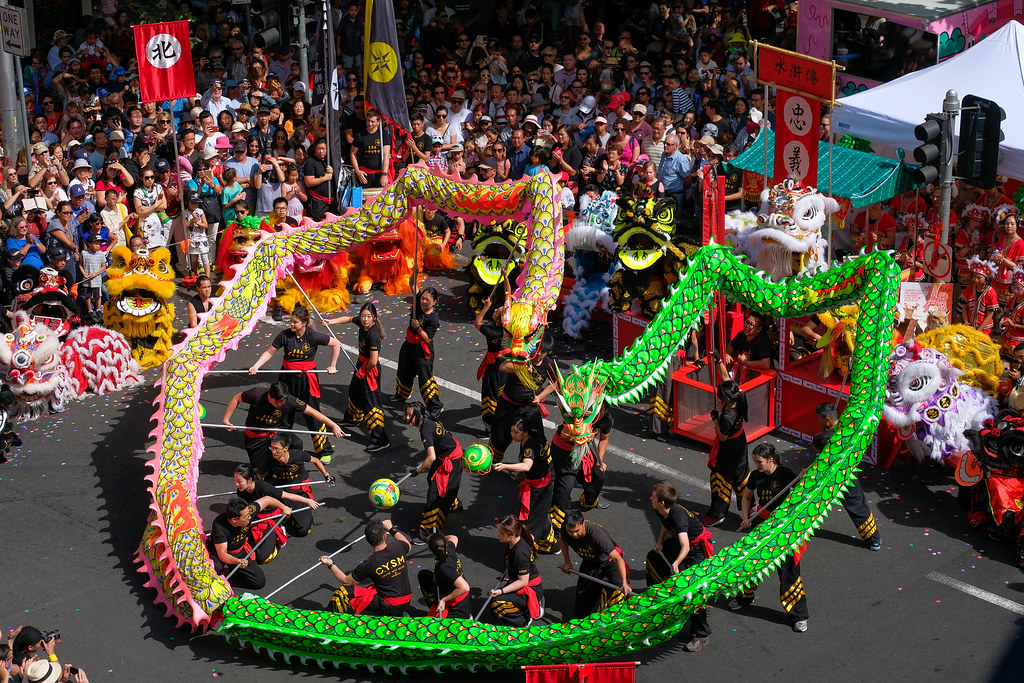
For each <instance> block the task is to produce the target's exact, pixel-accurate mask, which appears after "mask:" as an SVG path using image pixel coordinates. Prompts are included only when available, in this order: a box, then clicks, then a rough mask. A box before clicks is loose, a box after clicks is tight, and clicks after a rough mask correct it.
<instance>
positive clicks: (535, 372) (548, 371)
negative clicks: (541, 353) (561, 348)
mask: <svg viewBox="0 0 1024 683" xmlns="http://www.w3.org/2000/svg"><path fill="white" fill-rule="evenodd" d="M526 365H527V367H528V368H529V370H530V376H531V377H532V378H533V381H534V382H535V383H536V384H537V389H540V388H541V387H543V386H544V384H545V382H547V381H548V378H550V377H554V376H555V370H554V361H552V360H551V358H550V357H546V358H544V360H542V361H541V362H540V365H534V364H533V363H532V362H530V363H527V364H526ZM502 393H504V394H505V396H506V397H507V398H508V400H510V401H512V402H513V403H518V404H519V405H527V404H530V403H533V398H534V396H536V395H537V391H536V390H534V389H528V388H527V387H525V386H523V383H522V382H521V381H519V376H518V375H517V374H515V373H508V374H507V375H506V377H505V389H504V390H503V391H502Z"/></svg>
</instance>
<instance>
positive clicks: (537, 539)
mask: <svg viewBox="0 0 1024 683" xmlns="http://www.w3.org/2000/svg"><path fill="white" fill-rule="evenodd" d="M519 521H520V522H522V523H523V524H525V525H526V526H528V527H530V533H532V534H533V540H534V543H536V545H537V550H539V551H541V552H545V553H546V552H548V551H549V550H551V549H552V548H553V547H554V546H555V532H554V530H553V529H552V528H551V483H550V482H549V483H548V485H547V486H541V487H538V488H535V489H530V514H529V516H528V517H527V518H526V519H522V517H521V516H520V519H519Z"/></svg>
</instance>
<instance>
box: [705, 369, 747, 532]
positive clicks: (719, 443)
mask: <svg viewBox="0 0 1024 683" xmlns="http://www.w3.org/2000/svg"><path fill="white" fill-rule="evenodd" d="M718 364H719V365H720V366H721V367H722V368H724V367H725V365H724V364H723V363H722V362H721V361H718ZM717 395H718V400H719V402H720V403H721V404H722V412H721V413H719V412H718V411H717V410H712V411H711V422H712V424H713V425H714V427H715V442H714V444H713V445H712V446H711V453H709V454H708V469H709V470H711V506H710V507H709V508H708V512H707V514H706V515H704V519H703V520H701V521H702V522H703V523H704V526H707V527H714V526H718V525H719V524H721V523H722V522H724V521H725V515H726V513H727V512H729V503H730V502H731V501H732V494H733V491H735V492H736V502H737V503H739V499H740V497H741V496H742V495H743V487H744V486H746V485H747V478H748V477H749V476H750V463H749V462H748V461H747V434H746V432H744V431H743V423H744V422H746V420H747V395H746V394H745V393H743V392H742V391H740V385H739V384H737V383H736V382H734V381H733V380H731V379H727V380H725V381H724V382H722V383H721V384H719V385H718V394H717Z"/></svg>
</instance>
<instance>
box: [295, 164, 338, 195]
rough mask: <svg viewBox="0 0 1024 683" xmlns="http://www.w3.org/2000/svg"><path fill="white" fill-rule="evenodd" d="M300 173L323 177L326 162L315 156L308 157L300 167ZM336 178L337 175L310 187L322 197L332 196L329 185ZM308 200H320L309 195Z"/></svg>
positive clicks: (331, 184)
mask: <svg viewBox="0 0 1024 683" xmlns="http://www.w3.org/2000/svg"><path fill="white" fill-rule="evenodd" d="M302 175H303V176H309V177H311V178H323V177H324V176H325V175H327V164H326V163H325V162H323V161H320V160H319V159H317V158H316V157H309V158H308V159H306V164H305V165H304V166H303V167H302ZM336 178H337V176H335V177H334V178H332V179H331V180H330V181H328V182H325V183H320V184H319V185H317V186H316V187H314V188H312V189H313V191H314V192H316V193H317V194H318V195H320V196H322V197H332V194H331V187H332V186H333V185H334V180H335V179H336ZM309 201H311V202H313V201H317V202H319V201H320V200H319V199H316V198H315V197H313V196H312V195H310V197H309ZM321 203H322V202H321Z"/></svg>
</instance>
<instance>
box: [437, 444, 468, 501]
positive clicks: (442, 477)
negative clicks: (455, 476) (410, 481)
mask: <svg viewBox="0 0 1024 683" xmlns="http://www.w3.org/2000/svg"><path fill="white" fill-rule="evenodd" d="M461 459H462V446H461V445H460V444H459V442H458V441H456V442H455V450H453V451H452V452H451V454H449V455H448V456H447V457H444V458H441V462H439V463H438V464H437V469H436V470H435V471H434V474H432V475H431V479H433V480H434V483H435V484H437V493H438V495H440V496H441V497H442V498H447V497H448V478H449V477H451V474H452V470H453V469H455V462H456V461H458V460H461Z"/></svg>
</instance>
